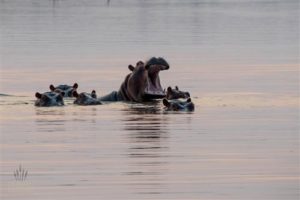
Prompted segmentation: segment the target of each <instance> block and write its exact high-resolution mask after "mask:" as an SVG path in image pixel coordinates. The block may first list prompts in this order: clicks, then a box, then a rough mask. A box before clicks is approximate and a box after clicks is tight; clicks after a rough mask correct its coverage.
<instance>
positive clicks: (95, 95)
mask: <svg viewBox="0 0 300 200" xmlns="http://www.w3.org/2000/svg"><path fill="white" fill-rule="evenodd" d="M91 96H92V97H93V98H95V99H96V98H97V94H96V91H95V90H93V91H92V93H91Z"/></svg>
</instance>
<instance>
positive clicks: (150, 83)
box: [144, 63, 169, 100]
mask: <svg viewBox="0 0 300 200" xmlns="http://www.w3.org/2000/svg"><path fill="white" fill-rule="evenodd" d="M145 68H146V69H147V71H148V78H147V83H146V87H145V92H144V99H146V100H151V99H161V98H164V97H165V96H166V93H165V92H164V90H163V88H162V87H161V84H160V79H159V72H160V71H161V70H167V69H169V65H168V64H167V65H161V63H157V64H154V65H150V66H149V65H148V66H147V65H146V66H145Z"/></svg>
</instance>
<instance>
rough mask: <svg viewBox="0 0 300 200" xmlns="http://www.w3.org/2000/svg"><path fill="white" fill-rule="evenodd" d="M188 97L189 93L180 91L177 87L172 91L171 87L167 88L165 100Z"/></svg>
mask: <svg viewBox="0 0 300 200" xmlns="http://www.w3.org/2000/svg"><path fill="white" fill-rule="evenodd" d="M189 97H190V93H189V92H184V91H180V90H179V88H178V86H175V89H172V88H171V87H168V89H167V95H166V98H167V99H169V100H171V99H180V98H182V99H187V98H189Z"/></svg>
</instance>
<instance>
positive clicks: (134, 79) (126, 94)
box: [100, 57, 169, 102]
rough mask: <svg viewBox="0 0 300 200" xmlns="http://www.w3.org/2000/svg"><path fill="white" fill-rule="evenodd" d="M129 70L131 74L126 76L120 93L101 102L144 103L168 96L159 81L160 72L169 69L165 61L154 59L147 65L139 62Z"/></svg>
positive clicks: (109, 95)
mask: <svg viewBox="0 0 300 200" xmlns="http://www.w3.org/2000/svg"><path fill="white" fill-rule="evenodd" d="M128 69H129V70H130V71H131V73H130V74H128V75H127V76H126V78H125V80H124V82H123V83H122V85H121V87H120V89H119V91H113V92H112V93H110V94H108V95H106V96H103V97H101V98H100V100H101V101H134V102H144V101H149V100H153V99H161V98H164V97H165V96H166V94H165V92H164V91H163V89H162V87H161V85H160V79H159V72H160V71H162V70H167V69H169V64H168V63H167V61H165V59H163V58H155V57H153V58H151V59H150V60H149V61H147V62H146V63H145V64H144V63H143V62H142V61H139V62H137V63H136V66H135V67H134V66H132V65H129V66H128Z"/></svg>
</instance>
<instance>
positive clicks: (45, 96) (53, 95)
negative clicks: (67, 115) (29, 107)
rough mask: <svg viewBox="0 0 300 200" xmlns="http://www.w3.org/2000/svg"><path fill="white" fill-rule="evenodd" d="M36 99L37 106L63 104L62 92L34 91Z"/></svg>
mask: <svg viewBox="0 0 300 200" xmlns="http://www.w3.org/2000/svg"><path fill="white" fill-rule="evenodd" d="M35 97H36V98H37V100H36V101H35V106H39V107H49V106H63V105H64V100H63V97H64V92H61V93H57V92H45V93H42V94H41V93H38V92H37V93H35Z"/></svg>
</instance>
